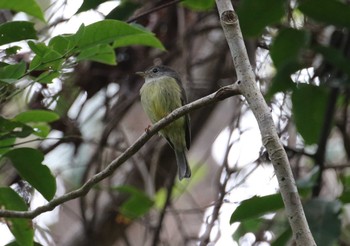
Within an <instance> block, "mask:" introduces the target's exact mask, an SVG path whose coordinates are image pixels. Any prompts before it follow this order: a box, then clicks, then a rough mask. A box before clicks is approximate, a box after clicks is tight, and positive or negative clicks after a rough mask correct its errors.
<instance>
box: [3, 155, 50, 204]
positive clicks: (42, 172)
mask: <svg viewBox="0 0 350 246" xmlns="http://www.w3.org/2000/svg"><path fill="white" fill-rule="evenodd" d="M4 157H5V158H8V159H9V160H10V161H11V163H12V165H13V166H14V167H15V168H16V170H17V171H18V173H19V175H20V176H21V177H22V178H23V179H24V180H26V181H28V183H29V184H31V185H32V186H33V187H34V188H35V189H37V190H38V191H39V192H40V193H41V194H42V195H43V197H45V199H46V200H48V201H49V200H51V199H52V198H53V197H54V195H55V193H56V181H55V177H54V176H52V174H51V172H50V169H49V168H48V167H47V166H45V165H43V164H42V161H43V160H44V155H43V154H42V153H41V152H40V151H38V150H36V149H31V148H18V149H13V150H11V151H9V152H7V153H5V154H4V155H3V157H2V158H4Z"/></svg>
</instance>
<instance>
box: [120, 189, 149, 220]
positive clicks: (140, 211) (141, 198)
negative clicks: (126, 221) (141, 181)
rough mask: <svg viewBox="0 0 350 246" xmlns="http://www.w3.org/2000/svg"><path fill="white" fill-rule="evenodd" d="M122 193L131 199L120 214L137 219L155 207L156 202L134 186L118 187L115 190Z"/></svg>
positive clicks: (124, 204)
mask: <svg viewBox="0 0 350 246" xmlns="http://www.w3.org/2000/svg"><path fill="white" fill-rule="evenodd" d="M114 190H117V191H119V192H122V193H126V194H128V195H129V198H128V199H127V200H126V202H124V203H123V204H122V206H121V207H120V208H119V210H120V212H121V213H122V214H123V215H124V216H126V217H128V218H130V219H136V218H139V217H141V216H143V215H144V214H146V213H147V212H148V211H149V210H150V208H151V207H152V206H153V204H154V201H153V200H152V199H150V198H149V197H148V196H147V195H146V194H145V193H144V192H142V191H140V190H138V189H136V188H135V187H132V186H118V187H116V188H114Z"/></svg>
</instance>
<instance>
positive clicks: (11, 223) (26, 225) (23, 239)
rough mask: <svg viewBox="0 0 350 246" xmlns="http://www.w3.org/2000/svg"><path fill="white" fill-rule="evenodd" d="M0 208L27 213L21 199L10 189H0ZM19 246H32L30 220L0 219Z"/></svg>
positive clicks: (32, 233)
mask: <svg viewBox="0 0 350 246" xmlns="http://www.w3.org/2000/svg"><path fill="white" fill-rule="evenodd" d="M0 207H1V208H2V209H7V210H14V211H27V210H28V208H27V205H26V204H25V202H24V201H23V199H22V198H21V197H20V196H19V195H18V194H17V193H16V192H15V191H14V190H12V189H11V188H8V187H0ZM2 221H4V222H6V224H7V226H8V227H9V229H10V231H11V232H12V234H13V236H14V237H15V238H16V241H17V243H18V244H19V245H33V238H34V230H33V227H32V222H31V220H30V219H19V218H2Z"/></svg>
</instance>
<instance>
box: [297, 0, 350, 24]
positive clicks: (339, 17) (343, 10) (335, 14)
mask: <svg viewBox="0 0 350 246" xmlns="http://www.w3.org/2000/svg"><path fill="white" fill-rule="evenodd" d="M299 9H300V11H301V12H303V13H304V14H305V15H307V16H309V17H311V18H313V19H314V20H317V21H321V22H324V23H326V24H331V25H335V26H339V27H347V28H350V18H349V16H350V6H349V4H346V3H343V2H341V1H338V0H307V1H301V3H300V5H299Z"/></svg>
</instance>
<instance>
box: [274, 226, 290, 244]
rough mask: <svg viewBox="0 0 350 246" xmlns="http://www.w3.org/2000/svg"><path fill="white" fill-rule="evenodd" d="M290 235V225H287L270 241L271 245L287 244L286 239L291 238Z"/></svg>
mask: <svg viewBox="0 0 350 246" xmlns="http://www.w3.org/2000/svg"><path fill="white" fill-rule="evenodd" d="M292 236H293V233H292V230H291V229H290V227H288V228H286V230H285V231H284V232H282V233H281V234H280V235H279V236H278V237H277V238H276V239H275V240H274V241H273V242H272V243H271V246H280V245H288V241H289V240H290V239H291V238H292Z"/></svg>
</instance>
